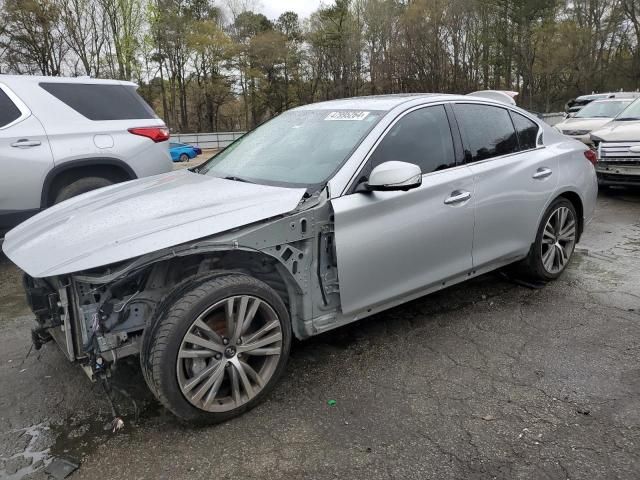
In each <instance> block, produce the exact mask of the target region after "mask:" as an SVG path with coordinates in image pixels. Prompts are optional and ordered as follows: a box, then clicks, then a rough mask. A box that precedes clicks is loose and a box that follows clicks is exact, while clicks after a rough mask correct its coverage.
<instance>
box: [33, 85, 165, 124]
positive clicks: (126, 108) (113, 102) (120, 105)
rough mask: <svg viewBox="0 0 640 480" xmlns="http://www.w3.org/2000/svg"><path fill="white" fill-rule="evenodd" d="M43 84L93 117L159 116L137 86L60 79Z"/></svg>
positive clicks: (89, 117)
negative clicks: (140, 93)
mask: <svg viewBox="0 0 640 480" xmlns="http://www.w3.org/2000/svg"><path fill="white" fill-rule="evenodd" d="M40 86H41V87H42V88H43V89H45V90H46V91H47V92H49V93H50V94H51V95H53V96H54V97H56V98H57V99H58V100H60V101H61V102H64V103H66V104H67V105H68V106H69V107H71V108H73V109H74V110H75V111H76V112H78V113H79V114H80V115H83V116H85V117H87V118H88V119H89V120H133V119H149V118H157V117H156V114H155V113H154V112H153V110H152V109H151V107H149V105H147V104H146V103H145V101H144V100H143V99H142V98H141V97H140V95H138V93H137V92H136V87H134V86H130V85H101V84H89V83H57V82H56V83H41V84H40Z"/></svg>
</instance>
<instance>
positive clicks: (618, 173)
mask: <svg viewBox="0 0 640 480" xmlns="http://www.w3.org/2000/svg"><path fill="white" fill-rule="evenodd" d="M591 141H592V142H593V144H594V145H595V146H596V148H597V149H598V158H599V160H600V161H599V162H598V164H597V166H596V172H597V174H598V183H599V185H600V187H601V188H607V187H611V186H640V99H638V100H636V101H635V102H633V103H632V104H631V105H629V106H628V107H627V108H626V109H624V110H623V111H622V113H620V114H619V115H618V116H617V117H616V118H614V119H613V121H612V122H609V123H607V124H606V125H605V126H604V127H602V128H601V129H599V130H596V131H594V132H593V133H592V134H591Z"/></svg>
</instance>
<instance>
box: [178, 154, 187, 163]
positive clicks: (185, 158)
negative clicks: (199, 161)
mask: <svg viewBox="0 0 640 480" xmlns="http://www.w3.org/2000/svg"><path fill="white" fill-rule="evenodd" d="M180 161H181V162H182V163H184V162H188V161H189V155H187V154H186V153H181V154H180Z"/></svg>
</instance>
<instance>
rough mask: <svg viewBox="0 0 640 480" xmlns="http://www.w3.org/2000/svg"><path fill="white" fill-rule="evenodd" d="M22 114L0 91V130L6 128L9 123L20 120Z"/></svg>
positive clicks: (0, 90)
mask: <svg viewBox="0 0 640 480" xmlns="http://www.w3.org/2000/svg"><path fill="white" fill-rule="evenodd" d="M20 115H22V113H21V112H20V109H19V108H18V107H16V104H15V103H13V102H12V101H11V99H10V98H9V96H8V95H7V94H6V93H5V92H4V91H3V90H2V89H0V128H2V127H6V126H7V125H9V124H10V123H11V122H15V121H16V120H17V119H19V118H20Z"/></svg>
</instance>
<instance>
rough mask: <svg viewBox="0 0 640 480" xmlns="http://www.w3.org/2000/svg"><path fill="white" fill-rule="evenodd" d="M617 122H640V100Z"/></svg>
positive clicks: (629, 107) (625, 110) (626, 110)
mask: <svg viewBox="0 0 640 480" xmlns="http://www.w3.org/2000/svg"><path fill="white" fill-rule="evenodd" d="M616 120H640V98H639V99H637V100H636V101H635V102H633V103H632V104H631V105H629V106H628V107H627V108H625V109H624V110H623V111H622V113H621V114H620V115H618V116H617V117H616Z"/></svg>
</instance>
